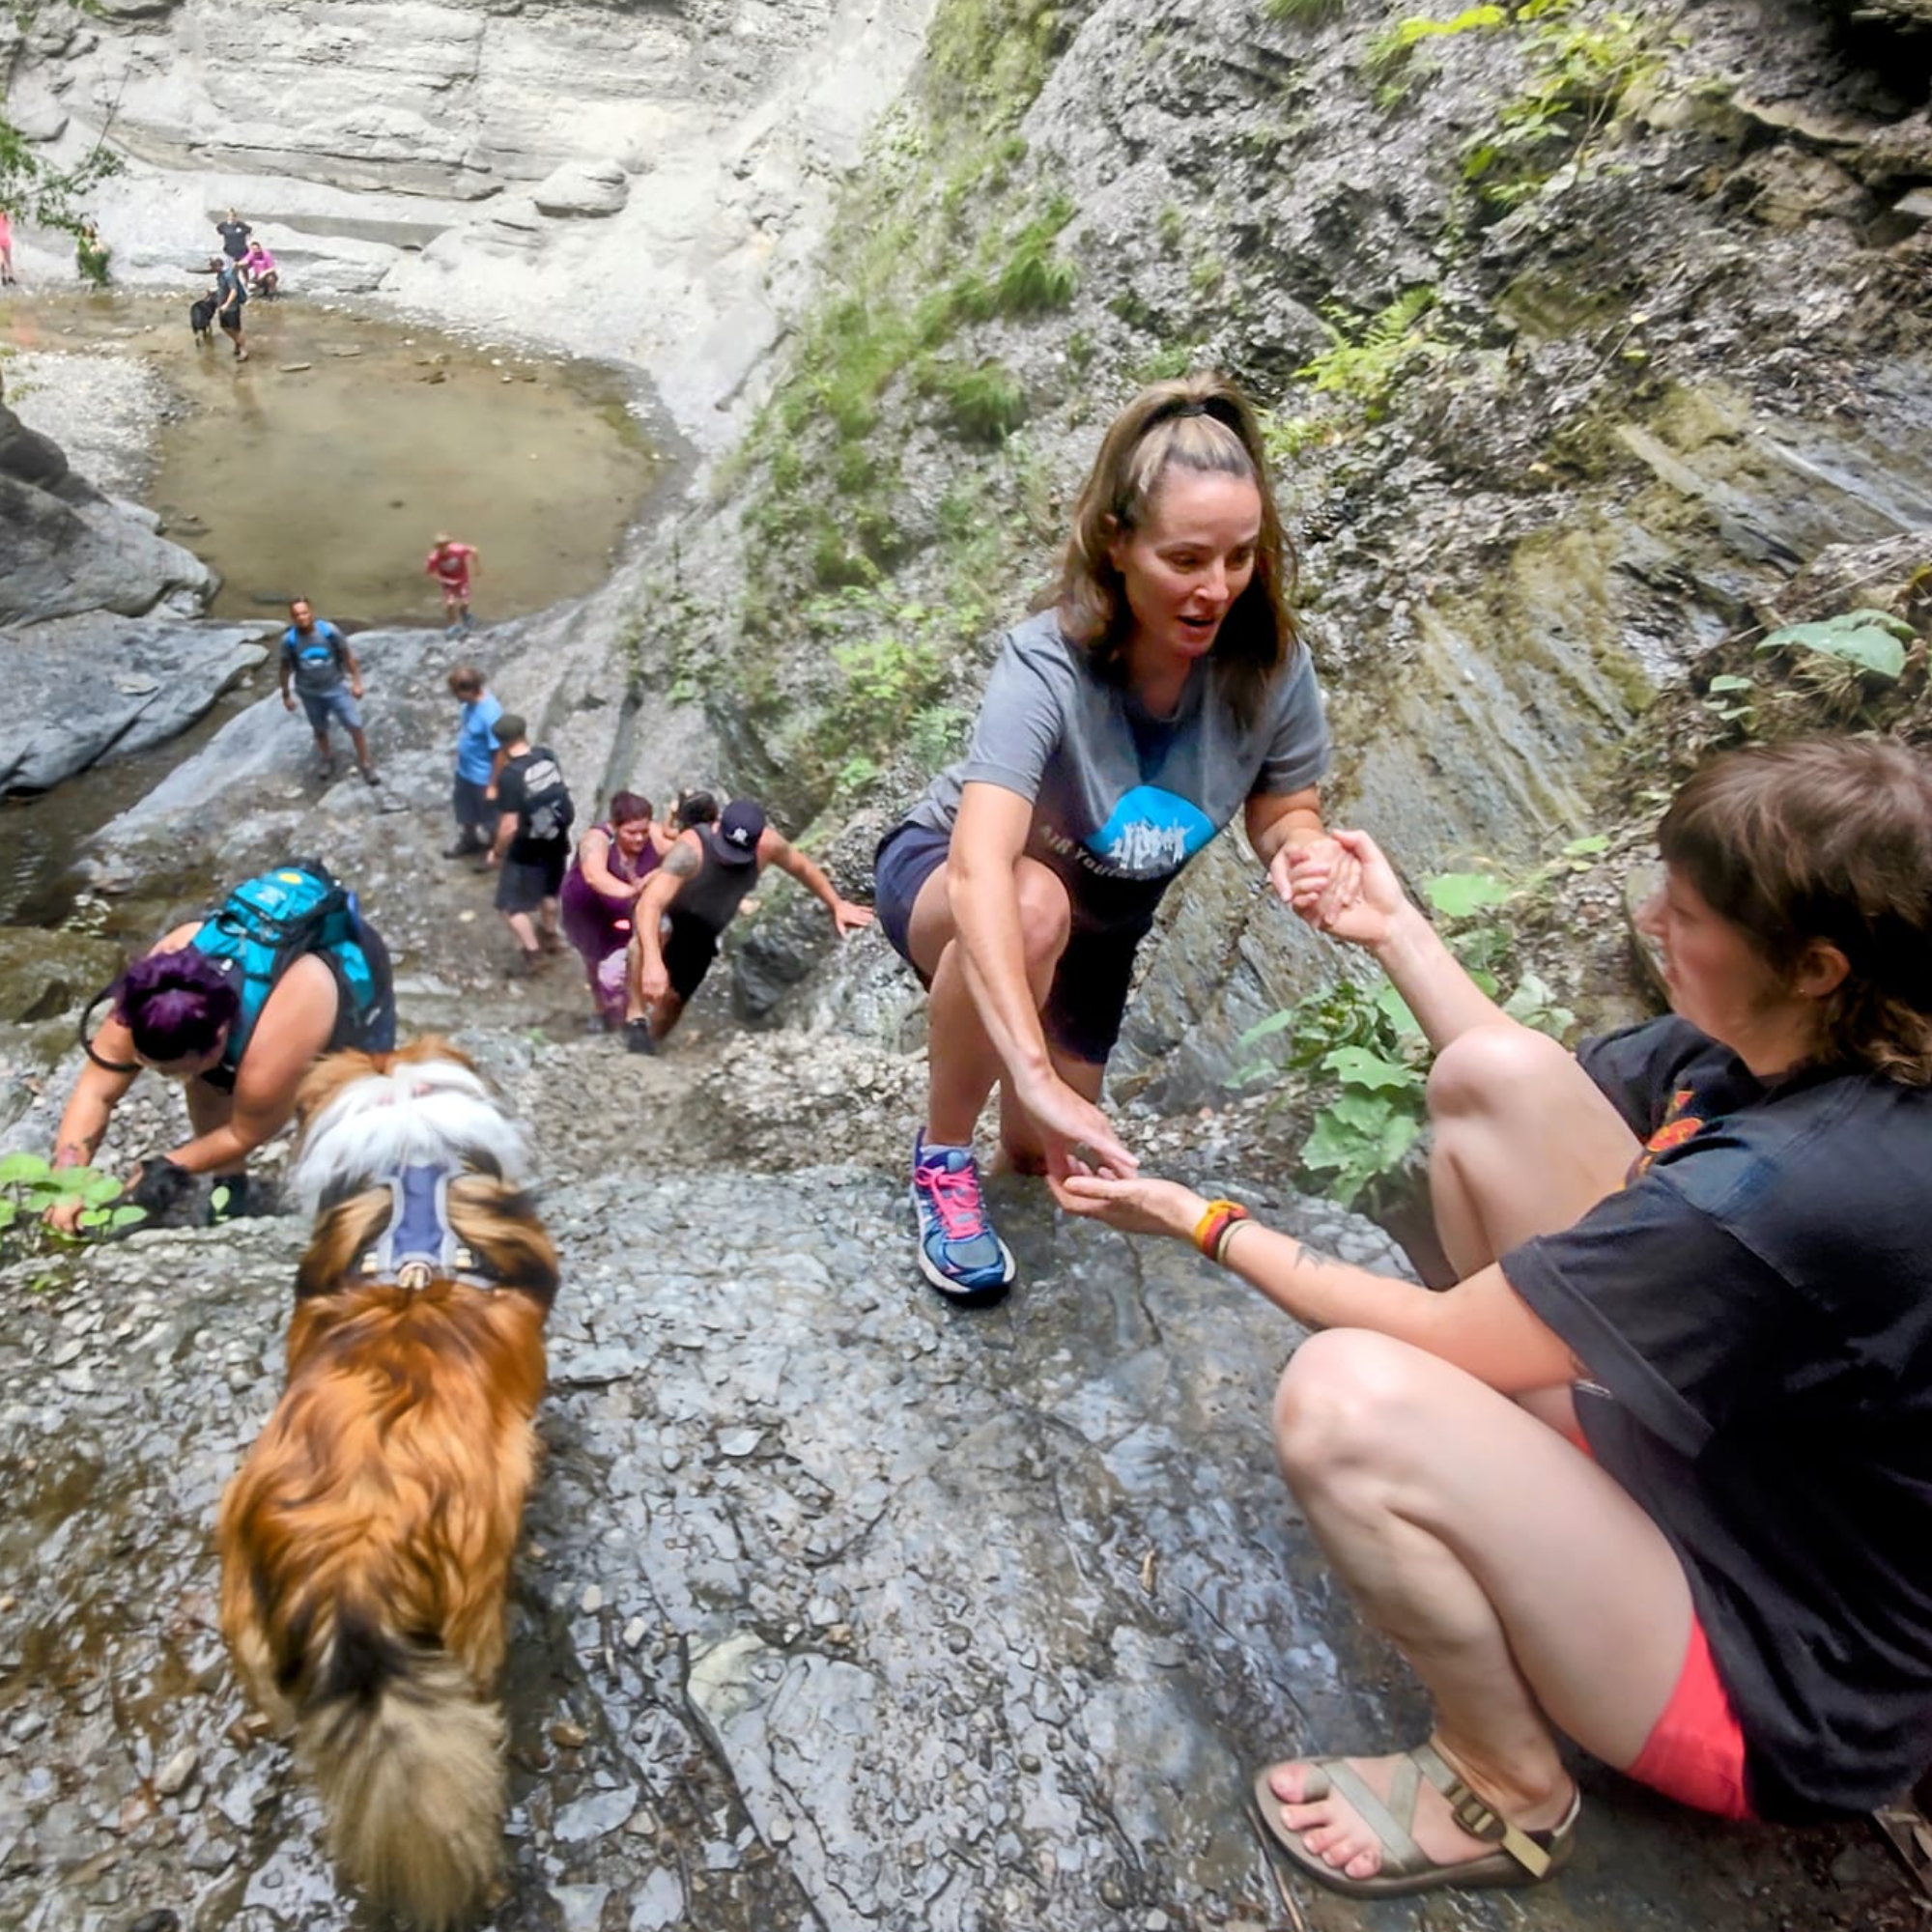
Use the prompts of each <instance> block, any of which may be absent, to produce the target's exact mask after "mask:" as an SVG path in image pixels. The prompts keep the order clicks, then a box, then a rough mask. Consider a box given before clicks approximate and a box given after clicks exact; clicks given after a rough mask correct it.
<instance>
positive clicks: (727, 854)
mask: <svg viewBox="0 0 1932 1932" xmlns="http://www.w3.org/2000/svg"><path fill="white" fill-rule="evenodd" d="M764 833H765V810H764V807H763V806H760V805H754V804H753V802H752V801H751V800H750V799H749V798H734V799H733V800H732V801H731V803H730V804H729V805H727V806H726V807H725V810H723V811H721V812H720V813H719V814H718V856H719V857H720V858H721V859H723V860H724V861H725V864H726V865H727V866H749V865H751V864H752V863H753V860H755V859H756V858H757V856H758V840H759V839H760V838H763V837H764Z"/></svg>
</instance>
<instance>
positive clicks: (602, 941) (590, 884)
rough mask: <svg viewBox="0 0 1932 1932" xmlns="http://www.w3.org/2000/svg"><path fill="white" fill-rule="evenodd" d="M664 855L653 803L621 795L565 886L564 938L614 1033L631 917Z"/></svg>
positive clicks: (583, 843) (581, 848)
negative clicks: (573, 949)
mask: <svg viewBox="0 0 1932 1932" xmlns="http://www.w3.org/2000/svg"><path fill="white" fill-rule="evenodd" d="M667 842H668V841H667ZM663 856H664V853H663V850H662V848H661V847H660V844H659V835H658V828H657V827H656V826H655V825H654V824H653V823H652V821H651V802H650V800H649V799H647V798H639V796H638V794H637V793H636V792H634V791H620V792H618V793H617V795H616V796H615V797H614V798H612V799H611V810H610V812H609V814H608V815H607V816H606V818H605V820H604V822H603V823H602V824H601V825H593V826H592V827H591V828H590V830H589V831H588V832H586V833H585V834H584V835H583V837H582V838H580V839H579V840H578V841H577V856H576V858H575V859H574V860H573V861H572V862H571V867H570V870H569V872H568V873H567V874H566V875H565V878H564V881H563V892H562V895H561V898H560V902H559V908H558V909H559V911H560V913H561V915H562V919H563V931H564V937H565V938H566V939H568V940H569V941H570V943H571V945H573V946H574V947H576V948H577V951H578V953H579V955H580V956H581V957H582V961H583V971H584V977H585V978H586V979H587V980H589V982H590V997H591V998H592V999H593V1000H595V1001H596V1003H597V1011H598V1016H599V1017H600V1018H601V1019H602V1021H603V1023H604V1025H605V1027H606V1028H607V1029H609V1030H611V1031H614V1030H615V1029H616V1028H617V1027H619V1026H621V1025H622V1024H623V1019H624V951H625V948H626V947H628V946H629V945H630V943H631V914H632V912H633V911H634V909H635V908H636V906H637V902H638V895H639V892H641V891H642V890H643V885H644V881H645V880H646V879H648V878H649V877H650V875H651V874H652V873H653V872H654V871H656V870H657V865H658V861H659V859H661V858H662V857H663Z"/></svg>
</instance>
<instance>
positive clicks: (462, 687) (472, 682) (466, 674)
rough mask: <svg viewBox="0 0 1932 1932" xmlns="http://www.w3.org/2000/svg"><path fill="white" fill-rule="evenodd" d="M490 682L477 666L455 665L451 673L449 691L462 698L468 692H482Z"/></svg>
mask: <svg viewBox="0 0 1932 1932" xmlns="http://www.w3.org/2000/svg"><path fill="white" fill-rule="evenodd" d="M488 681H489V680H488V679H487V678H485V677H484V675H483V672H482V670H481V669H480V668H478V667H477V666H475V665H455V666H453V667H452V668H451V669H450V673H449V689H450V691H451V693H452V694H453V695H454V696H458V697H460V696H462V695H463V694H464V693H465V692H466V691H481V690H482V689H483V687H484V685H485V684H486V683H487V682H488Z"/></svg>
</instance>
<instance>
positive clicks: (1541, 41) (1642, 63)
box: [1463, 0, 1662, 360]
mask: <svg viewBox="0 0 1932 1932" xmlns="http://www.w3.org/2000/svg"><path fill="white" fill-rule="evenodd" d="M1570 7H1571V0H1525V4H1523V5H1521V6H1520V7H1519V9H1518V18H1519V19H1520V20H1522V21H1535V22H1538V23H1539V24H1537V25H1536V26H1535V28H1534V30H1533V32H1532V34H1531V37H1530V42H1529V51H1530V75H1529V81H1528V84H1527V86H1526V87H1525V89H1524V91H1523V92H1522V93H1521V94H1520V95H1519V96H1518V97H1517V98H1516V99H1512V100H1510V101H1508V102H1506V103H1505V104H1504V105H1503V107H1502V108H1501V109H1500V110H1499V111H1498V113H1497V115H1496V120H1495V124H1494V125H1493V127H1492V128H1488V129H1486V130H1485V131H1484V132H1483V133H1481V134H1479V135H1477V136H1476V138H1475V139H1474V140H1473V141H1471V142H1470V143H1469V144H1468V146H1467V147H1465V148H1464V149H1463V180H1464V181H1467V182H1471V183H1473V184H1474V185H1475V186H1476V188H1477V191H1478V192H1479V193H1480V194H1481V195H1482V197H1483V199H1484V200H1485V201H1488V202H1490V203H1492V205H1494V206H1496V207H1498V208H1510V207H1514V206H1515V205H1516V204H1517V203H1518V202H1520V201H1521V200H1523V199H1524V198H1525V197H1527V196H1528V195H1531V194H1534V193H1535V192H1536V191H1537V190H1538V189H1539V188H1540V187H1542V185H1543V184H1544V183H1545V182H1547V181H1548V179H1549V177H1550V176H1551V175H1552V174H1554V173H1555V172H1556V170H1557V169H1558V168H1559V167H1561V166H1562V165H1563V164H1564V163H1565V162H1566V161H1569V160H1571V159H1573V158H1574V157H1575V156H1577V154H1578V153H1579V152H1580V151H1581V150H1583V149H1584V148H1586V147H1587V146H1588V145H1589V143H1590V142H1591V141H1592V140H1593V139H1594V138H1595V137H1596V136H1597V134H1598V133H1599V132H1600V131H1601V130H1602V129H1603V128H1604V126H1605V123H1607V122H1608V120H1609V119H1610V117H1611V116H1612V115H1613V114H1614V113H1615V112H1616V109H1617V107H1618V105H1619V103H1620V102H1621V101H1622V99H1623V98H1624V95H1625V94H1626V93H1627V92H1628V90H1629V89H1630V88H1631V87H1632V86H1634V84H1635V83H1636V82H1637V81H1639V80H1643V79H1647V78H1648V77H1649V76H1650V75H1652V74H1653V73H1655V72H1656V71H1657V70H1658V69H1659V68H1660V67H1661V66H1662V53H1661V52H1660V50H1659V47H1658V45H1657V34H1656V29H1655V28H1654V27H1653V26H1652V25H1651V23H1649V22H1648V21H1646V20H1645V19H1643V18H1642V16H1640V15H1639V14H1605V15H1604V16H1603V17H1602V18H1601V19H1597V20H1581V19H1568V18H1564V17H1562V16H1563V15H1565V14H1568V13H1569V12H1570ZM1630 348H1634V345H1630V346H1628V347H1627V349H1626V354H1627V355H1628V354H1629V352H1630ZM1643 355H1644V352H1643V351H1642V350H1641V349H1636V353H1635V355H1634V356H1632V357H1631V359H1634V360H1635V359H1641V358H1642V356H1643Z"/></svg>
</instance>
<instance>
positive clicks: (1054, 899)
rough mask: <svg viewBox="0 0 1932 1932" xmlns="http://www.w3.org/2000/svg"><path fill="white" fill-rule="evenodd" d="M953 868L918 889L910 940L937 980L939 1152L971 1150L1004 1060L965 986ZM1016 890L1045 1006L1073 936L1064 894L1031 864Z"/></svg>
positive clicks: (931, 1072) (930, 1042) (931, 1032)
mask: <svg viewBox="0 0 1932 1932" xmlns="http://www.w3.org/2000/svg"><path fill="white" fill-rule="evenodd" d="M949 869H950V868H949V867H945V866H941V867H939V868H938V870H937V871H935V872H934V873H933V874H932V875H931V876H930V877H929V878H928V879H927V880H926V882H925V883H924V885H923V886H922V887H921V888H920V890H919V896H918V898H916V899H915V900H914V901H913V908H912V918H911V920H910V921H909V922H908V923H907V939H908V942H909V944H910V947H911V951H912V956H913V960H914V962H915V963H916V964H917V965H918V967H919V969H920V971H921V972H923V973H924V974H926V975H927V977H928V978H929V979H930V980H931V981H932V995H931V1000H930V1003H929V1005H928V1008H927V1013H926V1094H927V1097H926V1118H925V1137H926V1139H927V1140H929V1141H931V1142H933V1143H934V1144H935V1145H937V1146H941V1147H970V1146H971V1145H972V1141H973V1129H974V1127H975V1126H976V1125H977V1123H978V1122H979V1119H980V1110H981V1109H982V1108H983V1107H984V1106H985V1104H986V1096H987V1094H990V1093H991V1092H992V1091H993V1083H994V1082H995V1081H996V1080H997V1079H998V1078H999V1077H1000V1057H999V1055H998V1054H997V1053H995V1052H994V1050H993V1042H992V1041H991V1039H989V1038H988V1037H987V1035H986V1029H985V1026H984V1025H983V1023H982V1022H981V1021H980V1009H979V1008H978V1007H977V1006H976V1005H975V1004H974V1000H973V994H972V991H971V989H970V987H969V986H968V985H967V983H966V968H965V962H964V961H963V960H962V959H961V957H960V952H959V947H958V944H957V938H958V927H957V926H956V925H955V924H954V923H953V919H952V893H951V888H950V886H949V883H948V873H949ZM1013 884H1014V888H1015V891H1016V893H1017V895H1018V898H1019V908H1020V936H1021V940H1022V942H1023V944H1024V946H1025V949H1026V965H1027V983H1028V984H1029V985H1030V986H1031V987H1032V989H1033V995H1034V1000H1035V1002H1036V1004H1037V1005H1039V1006H1044V1005H1045V1004H1046V995H1047V991H1048V989H1049V988H1050V987H1051V986H1052V984H1053V969H1054V968H1055V966H1057V965H1058V964H1059V963H1060V955H1061V953H1062V952H1065V948H1066V936H1067V933H1068V932H1069V930H1070V929H1071V921H1072V913H1071V910H1070V908H1069V907H1068V904H1067V899H1066V888H1065V886H1064V885H1063V884H1062V883H1061V882H1060V880H1059V879H1058V878H1057V877H1056V876H1055V875H1054V874H1053V873H1052V872H1051V871H1049V870H1048V869H1047V867H1044V866H1042V865H1041V864H1040V863H1039V862H1038V860H1037V859H1025V858H1023V859H1020V860H1018V861H1017V862H1016V863H1015V865H1014V867H1013Z"/></svg>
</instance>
